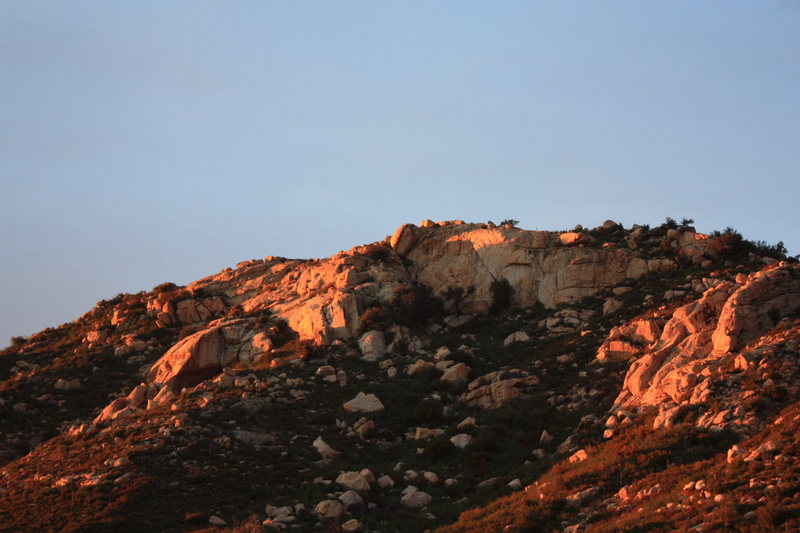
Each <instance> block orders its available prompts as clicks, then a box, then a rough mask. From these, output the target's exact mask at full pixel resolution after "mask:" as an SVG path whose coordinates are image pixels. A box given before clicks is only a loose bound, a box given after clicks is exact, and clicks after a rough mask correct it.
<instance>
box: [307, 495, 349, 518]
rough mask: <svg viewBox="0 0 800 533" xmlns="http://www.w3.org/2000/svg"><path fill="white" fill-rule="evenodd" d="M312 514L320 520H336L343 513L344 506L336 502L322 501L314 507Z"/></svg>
mask: <svg viewBox="0 0 800 533" xmlns="http://www.w3.org/2000/svg"><path fill="white" fill-rule="evenodd" d="M314 512H315V513H316V514H317V516H319V517H320V519H322V520H338V518H339V517H340V516H342V512H344V506H343V505H342V504H341V503H340V502H338V501H336V500H322V501H321V502H319V503H318V504H317V505H316V507H314Z"/></svg>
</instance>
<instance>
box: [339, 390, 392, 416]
mask: <svg viewBox="0 0 800 533" xmlns="http://www.w3.org/2000/svg"><path fill="white" fill-rule="evenodd" d="M343 407H344V409H345V410H346V411H348V412H350V413H366V414H370V413H380V412H383V410H384V407H383V404H382V403H381V401H380V400H379V399H378V397H377V396H375V395H374V394H364V393H363V392H359V393H358V394H356V397H355V398H353V399H352V400H350V401H349V402H345V403H344V405H343Z"/></svg>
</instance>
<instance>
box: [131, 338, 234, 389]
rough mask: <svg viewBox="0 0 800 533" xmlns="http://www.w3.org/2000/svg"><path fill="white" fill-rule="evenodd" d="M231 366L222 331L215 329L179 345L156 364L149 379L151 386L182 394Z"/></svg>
mask: <svg viewBox="0 0 800 533" xmlns="http://www.w3.org/2000/svg"><path fill="white" fill-rule="evenodd" d="M228 357H230V356H228ZM230 362H232V358H229V359H226V350H225V340H224V338H223V335H222V333H221V328H219V327H213V328H210V329H205V330H203V331H198V332H197V333H195V334H193V335H189V336H188V337H186V338H185V339H183V340H181V341H178V343H177V344H175V345H174V346H173V347H172V348H170V349H169V350H168V351H167V353H165V354H164V355H163V356H161V358H160V359H159V360H158V361H156V362H155V364H153V366H152V367H151V368H150V372H149V373H148V376H147V377H148V380H149V381H150V382H151V383H155V384H159V385H165V386H167V387H169V388H171V389H173V390H180V389H181V388H182V387H189V386H192V385H196V384H197V383H199V382H201V381H203V380H204V379H206V378H209V377H211V376H214V375H216V374H218V373H219V372H220V371H221V370H222V368H223V367H224V366H225V365H227V364H229V363H230Z"/></svg>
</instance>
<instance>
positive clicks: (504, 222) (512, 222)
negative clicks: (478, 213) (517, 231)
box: [500, 218, 519, 227]
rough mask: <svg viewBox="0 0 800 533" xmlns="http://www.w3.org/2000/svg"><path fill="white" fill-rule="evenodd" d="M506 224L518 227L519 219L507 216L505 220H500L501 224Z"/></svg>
mask: <svg viewBox="0 0 800 533" xmlns="http://www.w3.org/2000/svg"><path fill="white" fill-rule="evenodd" d="M506 224H508V225H509V226H512V227H516V226H517V224H519V220H514V219H513V218H507V219H505V220H501V221H500V225H501V226H505V225H506Z"/></svg>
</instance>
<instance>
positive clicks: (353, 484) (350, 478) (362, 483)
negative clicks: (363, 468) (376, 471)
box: [336, 472, 370, 492]
mask: <svg viewBox="0 0 800 533" xmlns="http://www.w3.org/2000/svg"><path fill="white" fill-rule="evenodd" d="M336 483H338V484H339V485H341V486H343V487H346V488H348V489H353V490H358V491H362V492H367V491H369V488H370V487H369V481H367V479H366V478H365V477H364V476H363V475H361V473H360V472H342V473H341V474H339V476H338V477H337V478H336Z"/></svg>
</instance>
